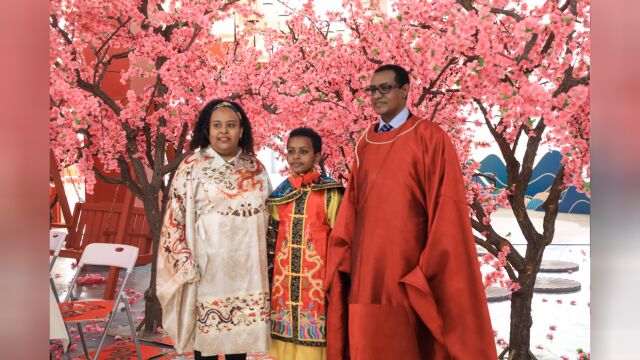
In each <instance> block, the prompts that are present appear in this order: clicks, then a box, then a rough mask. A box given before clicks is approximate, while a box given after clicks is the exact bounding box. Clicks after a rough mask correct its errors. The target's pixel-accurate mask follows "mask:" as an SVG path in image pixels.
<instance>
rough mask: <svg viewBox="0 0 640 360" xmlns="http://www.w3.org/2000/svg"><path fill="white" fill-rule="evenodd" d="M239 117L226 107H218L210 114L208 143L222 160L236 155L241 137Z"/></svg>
mask: <svg viewBox="0 0 640 360" xmlns="http://www.w3.org/2000/svg"><path fill="white" fill-rule="evenodd" d="M242 131H243V129H242V127H241V126H240V115H239V114H238V113H236V112H235V111H233V110H231V109H230V108H228V107H220V108H218V109H216V110H215V111H214V112H213V113H211V122H210V123H209V143H210V146H211V148H212V149H213V150H215V151H216V152H217V153H218V154H220V156H222V158H223V159H225V160H229V159H231V158H233V157H234V156H236V154H237V153H238V143H239V142H240V138H241V137H242Z"/></svg>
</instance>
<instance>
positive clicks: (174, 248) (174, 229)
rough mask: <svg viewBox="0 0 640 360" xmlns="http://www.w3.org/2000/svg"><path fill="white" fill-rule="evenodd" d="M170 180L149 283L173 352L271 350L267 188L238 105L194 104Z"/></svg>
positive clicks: (240, 354)
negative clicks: (198, 107)
mask: <svg viewBox="0 0 640 360" xmlns="http://www.w3.org/2000/svg"><path fill="white" fill-rule="evenodd" d="M191 149H192V150H195V151H194V153H193V154H191V155H189V156H188V157H187V158H185V159H184V160H183V161H182V163H181V164H180V166H179V167H178V170H177V171H176V174H175V177H174V179H173V182H172V184H171V193H170V199H169V203H168V205H167V211H166V214H165V218H164V223H163V227H162V233H161V237H160V246H159V250H158V274H157V282H156V289H157V295H158V298H159V299H160V303H161V304H162V313H163V325H164V327H165V329H166V330H167V331H168V333H169V335H170V336H171V338H172V340H173V342H174V345H175V348H176V350H177V352H178V354H184V353H185V352H190V351H194V354H195V358H196V359H217V354H225V357H226V359H227V360H229V359H244V358H246V353H260V352H261V353H265V352H267V350H268V348H269V345H270V344H269V342H270V335H269V315H270V314H269V283H268V277H267V263H266V259H267V258H266V229H267V222H268V212H267V211H266V208H265V200H266V199H267V197H268V196H269V194H270V192H271V185H270V182H269V177H268V174H267V172H266V170H265V168H264V166H263V165H262V164H261V163H260V161H259V160H258V159H257V158H256V157H255V155H254V153H253V138H252V136H251V125H250V123H249V119H248V118H247V116H246V114H245V113H244V111H243V110H242V108H241V107H240V105H238V104H236V103H233V102H226V101H222V100H214V101H212V102H210V103H208V104H207V105H206V106H205V107H204V108H203V110H202V111H201V113H200V115H199V117H198V121H197V123H196V126H195V128H194V134H193V137H192V141H191Z"/></svg>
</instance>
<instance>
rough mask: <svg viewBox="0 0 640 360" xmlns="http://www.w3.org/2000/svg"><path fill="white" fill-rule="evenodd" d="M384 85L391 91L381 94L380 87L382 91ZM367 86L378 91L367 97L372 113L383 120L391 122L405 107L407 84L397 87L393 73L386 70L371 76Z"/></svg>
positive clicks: (407, 91)
mask: <svg viewBox="0 0 640 360" xmlns="http://www.w3.org/2000/svg"><path fill="white" fill-rule="evenodd" d="M385 85H386V86H387V87H388V86H391V89H390V90H388V92H387V93H386V94H382V93H381V92H380V87H381V86H382V88H383V89H384V87H385ZM369 86H375V87H377V88H378V91H376V92H374V93H373V94H369V97H370V99H371V106H372V107H373V111H375V112H376V114H378V115H380V116H382V119H383V120H385V121H391V119H393V117H394V116H396V115H398V113H400V111H402V109H403V108H404V107H405V106H406V104H407V94H408V93H409V84H404V86H402V87H399V86H398V83H397V82H396V76H395V73H394V72H393V71H391V70H387V71H381V72H379V73H375V74H373V77H372V78H371V82H370V83H369Z"/></svg>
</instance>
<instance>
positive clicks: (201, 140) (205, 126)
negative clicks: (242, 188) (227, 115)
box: [189, 99, 255, 154]
mask: <svg viewBox="0 0 640 360" xmlns="http://www.w3.org/2000/svg"><path fill="white" fill-rule="evenodd" d="M224 102H226V103H227V105H221V106H224V107H227V108H229V109H231V110H233V111H234V112H235V113H236V114H238V115H240V127H242V137H240V141H239V142H238V146H239V147H240V148H241V149H242V151H244V152H245V153H247V154H255V153H254V151H253V134H252V132H251V122H250V121H249V118H248V117H247V114H246V113H245V112H244V110H243V109H242V106H240V104H238V103H236V102H233V101H230V100H224V99H214V100H211V101H209V102H208V103H207V104H206V105H205V106H204V107H203V108H202V110H200V114H199V115H198V120H197V121H196V125H195V126H194V128H193V135H192V136H191V143H190V144H189V149H190V150H195V149H199V148H203V147H206V146H209V144H210V142H209V124H210V123H211V114H212V113H213V110H214V109H215V108H216V106H218V105H220V104H222V103H224Z"/></svg>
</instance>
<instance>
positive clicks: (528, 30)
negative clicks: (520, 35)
mask: <svg viewBox="0 0 640 360" xmlns="http://www.w3.org/2000/svg"><path fill="white" fill-rule="evenodd" d="M532 31H533V29H532V28H526V29H524V32H526V33H530V32H532Z"/></svg>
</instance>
